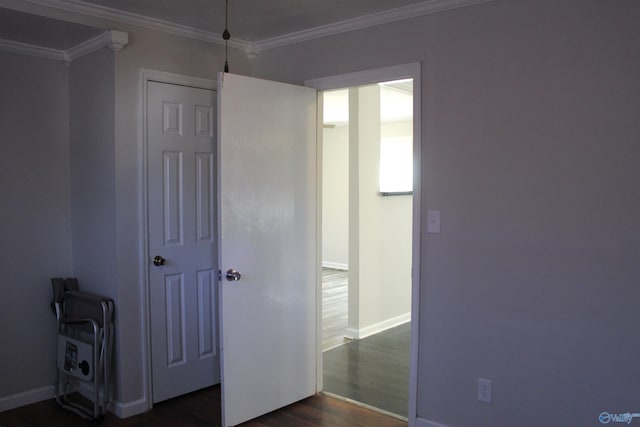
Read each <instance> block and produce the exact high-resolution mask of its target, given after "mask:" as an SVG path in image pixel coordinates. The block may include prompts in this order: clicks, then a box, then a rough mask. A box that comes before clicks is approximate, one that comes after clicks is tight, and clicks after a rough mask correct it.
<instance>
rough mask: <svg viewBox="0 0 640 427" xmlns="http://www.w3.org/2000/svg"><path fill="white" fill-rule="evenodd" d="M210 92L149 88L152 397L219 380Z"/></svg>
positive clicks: (159, 85)
mask: <svg viewBox="0 0 640 427" xmlns="http://www.w3.org/2000/svg"><path fill="white" fill-rule="evenodd" d="M215 97H216V95H215V92H214V91H212V90H207V89H196V88H191V87H185V86H178V85H171V84H165V83H156V82H149V83H148V87H147V135H148V155H147V171H148V172H147V176H148V183H147V185H148V216H149V218H148V224H149V254H150V259H149V287H150V290H149V293H150V295H149V298H150V316H151V357H152V375H153V378H152V382H153V401H154V402H159V401H162V400H165V399H169V398H172V397H175V396H178V395H181V394H185V393H189V392H191V391H194V390H198V389H201V388H204V387H207V386H211V385H213V384H216V383H218V382H219V380H220V359H219V351H218V347H219V345H218V337H217V333H218V322H217V265H216V264H217V256H216V253H215V245H216V239H217V236H216V223H217V218H216V210H215V181H214V179H215V160H214V139H213V138H214V135H215V133H216V131H215V123H216V122H215V117H216V113H215ZM156 257H157V258H156ZM154 258H156V259H155V261H154ZM163 263H164V265H162V264H163Z"/></svg>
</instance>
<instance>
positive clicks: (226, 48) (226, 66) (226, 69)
mask: <svg viewBox="0 0 640 427" xmlns="http://www.w3.org/2000/svg"><path fill="white" fill-rule="evenodd" d="M228 23H229V0H225V3H224V32H223V33H222V38H223V39H224V72H225V73H228V72H229V61H228V58H229V45H228V41H229V39H230V38H231V34H230V33H229V25H228Z"/></svg>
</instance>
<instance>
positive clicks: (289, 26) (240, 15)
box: [0, 0, 491, 51]
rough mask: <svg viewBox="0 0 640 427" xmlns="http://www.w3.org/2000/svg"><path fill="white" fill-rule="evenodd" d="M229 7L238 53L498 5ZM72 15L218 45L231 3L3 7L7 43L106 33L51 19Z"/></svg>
mask: <svg viewBox="0 0 640 427" xmlns="http://www.w3.org/2000/svg"><path fill="white" fill-rule="evenodd" d="M228 1H229V10H228V28H229V32H230V33H231V40H230V41H229V44H230V46H234V47H238V48H244V49H246V50H247V51H250V50H251V49H252V48H253V50H255V51H258V50H261V49H265V48H269V47H275V45H274V43H275V44H277V45H283V44H287V43H290V42H294V41H301V40H302V39H310V38H316V37H322V36H326V35H328V34H331V33H333V34H335V33H339V32H343V31H349V30H353V29H356V28H363V27H366V26H372V25H377V24H381V23H384V22H391V21H397V20H401V19H407V18H411V17H415V16H419V15H424V14H428V13H435V12H439V11H442V10H447V9H452V8H457V7H463V6H468V5H473V4H477V3H483V2H486V1H491V0H228ZM61 10H62V11H64V12H63V13H61ZM26 12H34V13H36V14H37V15H38V16H37V15H32V14H30V13H26ZM65 13H67V15H66V16H73V17H74V18H73V19H72V20H73V21H75V22H83V18H84V17H86V16H94V17H98V18H102V19H105V20H106V21H118V22H125V23H128V24H133V25H139V26H143V27H147V28H155V29H161V30H162V31H168V32H173V33H175V34H182V35H186V36H188V37H195V38H200V39H203V40H207V41H211V42H214V43H221V42H222V37H221V34H222V32H223V30H224V28H225V0H7V1H5V0H0V44H2V42H3V41H14V42H18V43H26V44H29V45H35V46H43V47H47V48H51V49H57V50H62V51H64V50H66V49H68V48H69V47H71V46H74V45H77V44H78V41H79V40H80V41H82V40H87V39H90V38H91V37H95V36H96V34H100V33H101V32H103V31H104V30H105V29H106V28H103V29H95V28H90V27H86V26H84V25H79V24H77V23H71V22H66V21H59V20H56V19H52V18H51V17H53V16H58V17H59V16H65ZM105 25H106V24H105Z"/></svg>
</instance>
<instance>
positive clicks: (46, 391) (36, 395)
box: [0, 385, 54, 412]
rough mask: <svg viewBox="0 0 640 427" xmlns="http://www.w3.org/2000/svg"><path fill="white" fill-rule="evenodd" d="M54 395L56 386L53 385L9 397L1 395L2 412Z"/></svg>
mask: <svg viewBox="0 0 640 427" xmlns="http://www.w3.org/2000/svg"><path fill="white" fill-rule="evenodd" d="M53 397H54V388H53V386H52V385H48V386H46V387H41V388H36V389H33V390H28V391H24V392H22V393H18V394H13V395H11V396H7V397H0V412H4V411H8V410H10V409H15V408H19V407H21V406H26V405H31V404H32V403H36V402H41V401H43V400H47V399H53Z"/></svg>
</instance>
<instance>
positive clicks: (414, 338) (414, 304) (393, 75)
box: [305, 63, 422, 427]
mask: <svg viewBox="0 0 640 427" xmlns="http://www.w3.org/2000/svg"><path fill="white" fill-rule="evenodd" d="M404 78H412V79H413V228H412V270H411V350H410V369H409V408H408V409H409V412H408V419H409V427H413V426H415V425H416V418H417V395H418V348H419V345H418V341H419V337H420V334H419V326H420V310H419V308H420V251H421V246H420V215H421V212H422V197H421V185H420V184H421V164H422V162H421V148H422V146H421V130H422V114H421V102H422V96H421V93H422V89H421V80H422V79H421V64H420V63H412V64H404V65H396V66H390V67H384V68H377V69H373V70H365V71H357V72H354V73H347V74H340V75H336V76H329V77H322V78H318V79H312V80H307V81H305V86H309V87H312V88H315V89H316V90H319V91H320V90H332V89H343V88H348V87H354V86H363V85H367V84H374V83H379V82H383V81H389V80H399V79H404ZM321 114H322V99H321V98H320V97H318V117H319V119H318V129H322V127H321V126H319V125H320V124H321V123H322V122H321V121H320V119H321ZM317 145H318V147H317V150H318V168H317V170H318V180H317V181H318V231H317V233H318V248H317V253H318V254H321V253H322V247H321V245H322V231H321V229H322V227H321V224H322V132H321V131H320V130H319V131H318V144H317ZM318 263H320V261H318ZM320 271H321V270H320ZM321 274H322V273H319V274H318V277H317V288H318V295H319V296H318V310H317V313H318V319H317V325H318V327H317V328H316V329H317V332H316V334H317V340H318V353H319V354H318V366H317V370H316V374H317V384H318V390H317V391H318V392H320V391H322V389H323V384H322V382H323V380H322V294H321V292H322V277H321Z"/></svg>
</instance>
